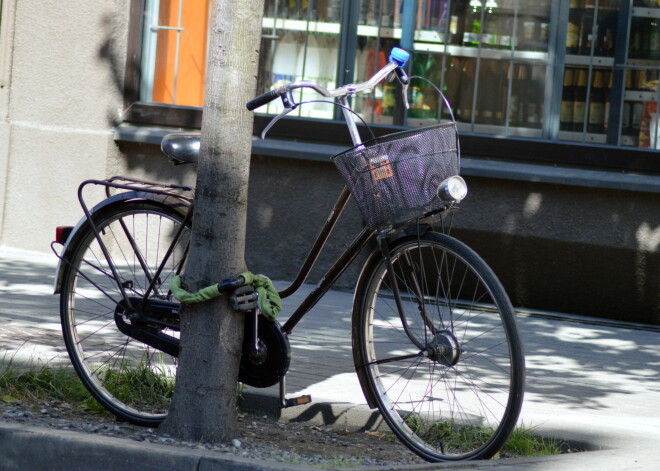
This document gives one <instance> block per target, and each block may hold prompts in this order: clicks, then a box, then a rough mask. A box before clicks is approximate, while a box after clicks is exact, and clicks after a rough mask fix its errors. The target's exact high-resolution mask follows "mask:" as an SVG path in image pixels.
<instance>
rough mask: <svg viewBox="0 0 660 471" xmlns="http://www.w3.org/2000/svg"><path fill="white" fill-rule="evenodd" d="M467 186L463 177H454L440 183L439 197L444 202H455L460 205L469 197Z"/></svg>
mask: <svg viewBox="0 0 660 471" xmlns="http://www.w3.org/2000/svg"><path fill="white" fill-rule="evenodd" d="M467 192H468V189H467V184H466V183H465V180H463V178H462V177H459V176H458V175H454V176H452V177H449V178H447V179H446V180H445V181H443V182H442V183H440V186H439V187H438V192H437V193H438V197H439V198H440V199H441V200H443V201H454V202H456V203H459V202H460V201H461V200H463V198H465V197H466V196H467Z"/></svg>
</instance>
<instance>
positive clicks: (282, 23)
mask: <svg viewBox="0 0 660 471" xmlns="http://www.w3.org/2000/svg"><path fill="white" fill-rule="evenodd" d="M261 26H262V27H263V28H265V29H273V28H276V29H278V30H280V29H281V30H289V31H309V32H310V33H329V34H339V30H340V25H339V23H326V22H323V21H310V22H309V24H308V22H307V20H291V19H287V18H277V20H276V19H275V18H264V19H263V21H262V23H261Z"/></svg>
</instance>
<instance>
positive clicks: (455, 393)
mask: <svg viewBox="0 0 660 471" xmlns="http://www.w3.org/2000/svg"><path fill="white" fill-rule="evenodd" d="M390 253H391V258H392V266H393V272H394V274H395V277H396V285H397V288H398V292H399V298H400V303H398V304H399V306H397V301H396V299H395V294H394V293H395V290H394V289H393V285H392V283H391V278H390V276H389V275H388V270H387V263H386V262H385V260H384V258H383V257H382V256H375V257H372V259H371V261H370V262H369V263H370V265H368V266H367V267H366V269H365V270H364V272H363V275H362V276H361V278H360V281H359V282H358V287H357V289H356V294H355V302H354V308H353V347H354V355H355V361H356V369H357V371H358V375H359V376H360V380H361V383H362V388H363V390H364V392H365V395H366V397H367V400H368V401H369V403H370V405H372V407H375V406H377V407H378V408H379V409H380V412H381V414H382V415H383V417H384V419H385V421H386V422H387V423H388V425H389V426H390V428H391V429H392V431H393V432H394V433H395V434H396V435H397V436H398V437H399V439H401V440H402V441H403V442H404V443H405V444H406V445H407V446H408V447H409V448H410V449H411V450H412V451H414V452H415V453H417V454H418V455H420V456H421V457H423V458H424V459H426V460H429V461H447V460H466V459H481V458H490V457H491V456H493V455H494V454H495V453H496V452H497V451H498V450H499V449H500V448H501V446H502V445H503V444H504V442H505V440H506V439H507V438H508V436H509V434H510V433H511V431H512V430H513V428H514V427H515V424H516V422H517V419H518V415H519V413H520V408H521V405H522V398H523V383H524V358H523V348H522V343H521V340H520V337H519V334H518V329H517V325H516V321H515V317H514V312H513V308H512V306H511V303H510V301H509V299H508V297H507V295H506V293H505V292H504V289H503V288H502V285H501V284H500V282H499V281H498V280H497V278H496V277H495V275H494V274H493V272H492V271H491V270H490V268H489V267H488V266H487V265H486V264H485V262H484V261H483V260H482V259H481V258H480V257H479V256H478V255H477V254H476V253H475V252H474V251H472V250H471V249H470V248H468V247H467V246H466V245H465V244H463V243H461V242H459V241H458V240H456V239H453V238H451V237H448V236H446V235H443V234H438V233H432V232H431V233H427V234H424V235H422V236H419V237H410V238H406V239H401V240H400V241H397V242H394V243H393V244H391V247H390Z"/></svg>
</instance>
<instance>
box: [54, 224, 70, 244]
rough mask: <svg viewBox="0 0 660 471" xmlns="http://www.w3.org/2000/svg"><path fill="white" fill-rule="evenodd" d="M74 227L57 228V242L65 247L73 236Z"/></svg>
mask: <svg viewBox="0 0 660 471" xmlns="http://www.w3.org/2000/svg"><path fill="white" fill-rule="evenodd" d="M72 230H73V227H72V226H57V227H56V228H55V242H57V243H58V244H62V245H64V244H65V243H66V241H67V239H68V238H69V236H70V235H71V231H72Z"/></svg>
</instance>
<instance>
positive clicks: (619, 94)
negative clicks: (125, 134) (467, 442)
mask: <svg viewBox="0 0 660 471" xmlns="http://www.w3.org/2000/svg"><path fill="white" fill-rule="evenodd" d="M142 3H143V5H144V6H143V22H142V25H141V35H140V36H139V38H140V44H141V46H140V57H141V59H140V63H139V71H138V72H139V73H138V75H139V76H140V83H139V93H138V98H137V101H139V102H140V103H142V104H143V106H147V107H148V106H149V104H150V103H153V104H154V105H158V104H166V105H171V106H173V107H174V108H172V109H173V110H175V112H172V113H170V112H163V109H162V107H161V108H159V113H160V115H161V116H163V117H164V118H163V119H165V120H166V121H167V124H170V123H176V122H177V121H176V120H177V118H176V116H177V113H179V112H182V111H181V109H179V108H177V107H183V108H186V107H188V108H190V107H193V108H192V109H185V110H184V111H186V112H187V113H189V114H190V113H193V114H194V112H195V111H194V109H196V108H194V107H200V106H202V104H203V94H204V92H203V85H204V74H205V63H206V42H207V38H208V30H209V18H210V14H211V13H210V12H211V11H212V0H198V1H193V0H143V2H142ZM262 32H263V34H262V41H261V55H260V65H259V75H258V85H257V86H258V92H259V93H261V92H264V91H266V90H269V89H272V88H274V87H277V86H278V85H279V84H280V83H281V82H284V81H293V80H300V79H310V80H316V81H317V82H319V83H321V84H322V85H324V86H326V87H328V88H333V87H335V86H336V85H338V84H343V83H345V82H346V81H347V80H351V81H362V80H365V79H366V78H368V77H369V76H371V75H372V74H373V73H374V72H375V71H376V70H377V69H378V68H380V67H382V66H383V65H384V64H385V61H386V60H387V56H388V54H389V51H390V50H391V48H392V47H394V46H402V47H404V48H407V49H408V50H410V51H411V52H412V60H411V62H410V66H409V67H410V69H409V73H410V74H411V75H419V76H423V77H426V78H427V79H429V80H430V81H431V82H433V84H434V85H435V86H437V87H438V88H439V89H440V90H442V92H443V93H444V96H445V98H446V99H447V101H448V102H449V103H450V105H451V109H452V110H453V117H454V118H455V120H456V121H457V123H458V127H459V130H460V131H461V132H462V134H463V135H464V136H470V135H474V136H479V137H483V136H491V137H493V138H497V139H501V138H502V137H504V138H515V139H522V140H527V139H531V140H533V141H537V142H543V143H548V142H556V143H569V144H570V143H577V144H589V145H600V146H604V148H609V149H633V148H638V149H658V148H660V137H659V134H660V133H659V132H658V126H659V124H658V123H659V120H658V115H659V111H658V101H659V99H660V91H659V89H658V79H659V78H660V52H658V51H660V0H634V1H626V0H561V1H553V0H417V1H415V0H361V1H359V2H342V1H339V0H267V1H266V2H265V10H264V19H263V30H262ZM409 93H410V95H409V97H408V101H409V102H410V105H411V107H410V109H409V110H407V111H405V110H403V109H402V107H401V100H397V89H396V87H395V83H385V84H384V85H383V86H379V87H378V88H376V89H375V90H373V91H372V92H371V93H369V94H365V95H361V96H358V97H355V99H354V101H353V105H354V109H355V111H356V112H357V113H359V114H360V116H361V117H362V118H363V119H364V120H365V121H366V122H368V123H372V124H374V125H376V126H384V127H392V126H401V125H403V126H408V127H414V126H424V125H427V124H430V123H433V122H436V121H437V120H438V119H441V118H442V119H448V118H450V116H451V115H450V113H449V110H448V109H447V107H446V106H445V101H444V100H442V99H441V97H440V96H439V95H438V93H437V92H436V91H435V89H434V88H433V87H432V86H431V85H429V84H428V83H427V82H424V81H421V80H416V81H413V83H411V86H410V89H409ZM297 98H298V100H299V101H303V102H305V101H312V103H307V104H305V105H303V106H300V107H298V108H297V109H296V110H295V112H294V113H291V115H290V116H295V117H302V118H310V119H313V120H318V123H320V125H323V124H322V123H329V122H332V121H334V119H336V118H337V117H338V116H339V114H338V112H337V110H336V109H335V108H336V107H335V106H333V105H332V104H328V103H319V102H317V100H319V97H318V96H317V95H316V94H314V93H313V92H310V93H308V92H302V91H301V92H300V93H299V95H298V96H297ZM158 106H160V105H158ZM135 110H137V112H136V111H135ZM177 110H178V111H177ZM281 111H282V105H281V104H280V103H276V102H273V103H271V104H269V105H267V106H264V107H262V108H260V109H259V110H257V112H258V114H260V115H264V114H265V115H273V114H278V113H280V112H281ZM131 113H132V114H130V113H128V114H130V116H129V117H128V118H127V119H129V120H130V119H138V120H142V119H146V118H144V117H145V116H148V117H149V119H153V120H155V121H158V119H160V118H159V117H158V115H157V114H156V113H155V112H150V111H149V110H147V111H144V110H143V109H141V108H140V107H134V109H133V110H132V111H131ZM135 116H137V118H134V117H135ZM191 116H192V115H191ZM189 121H190V122H192V123H198V122H199V120H198V119H197V118H195V119H190V120H189ZM161 124H162V123H161ZM285 126H286V125H285ZM328 126H329V124H328ZM328 134H332V133H328ZM300 137H303V136H300ZM498 142H502V141H498ZM576 155H577V154H576ZM623 166H624V167H625V164H624V165H623Z"/></svg>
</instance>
